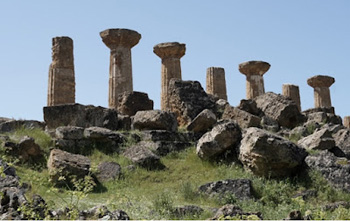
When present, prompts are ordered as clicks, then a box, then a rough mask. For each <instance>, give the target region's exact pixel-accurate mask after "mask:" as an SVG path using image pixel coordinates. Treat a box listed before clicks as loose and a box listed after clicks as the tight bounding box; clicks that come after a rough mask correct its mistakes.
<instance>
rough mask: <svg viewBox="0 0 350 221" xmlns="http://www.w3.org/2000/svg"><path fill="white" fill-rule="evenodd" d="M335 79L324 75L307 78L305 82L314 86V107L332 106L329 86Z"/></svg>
mask: <svg viewBox="0 0 350 221" xmlns="http://www.w3.org/2000/svg"><path fill="white" fill-rule="evenodd" d="M334 82H335V79H334V78H333V77H330V76H326V75H316V76H313V77H311V78H309V79H307V84H308V85H310V86H311V87H313V88H314V101H315V108H318V107H332V102H331V94H330V91H329V87H330V86H331V85H332V84H333V83H334Z"/></svg>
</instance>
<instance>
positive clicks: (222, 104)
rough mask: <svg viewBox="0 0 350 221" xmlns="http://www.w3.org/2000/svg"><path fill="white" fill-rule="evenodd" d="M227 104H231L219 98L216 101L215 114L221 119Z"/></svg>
mask: <svg viewBox="0 0 350 221" xmlns="http://www.w3.org/2000/svg"><path fill="white" fill-rule="evenodd" d="M227 105H230V104H229V103H228V102H227V100H224V99H219V100H217V101H216V102H215V115H216V118H217V119H221V116H222V114H223V113H224V110H225V108H226V106H227Z"/></svg>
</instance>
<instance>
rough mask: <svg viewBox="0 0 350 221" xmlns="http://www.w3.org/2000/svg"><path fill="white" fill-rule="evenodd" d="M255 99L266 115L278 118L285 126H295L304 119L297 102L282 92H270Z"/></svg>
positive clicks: (280, 123)
mask: <svg viewBox="0 0 350 221" xmlns="http://www.w3.org/2000/svg"><path fill="white" fill-rule="evenodd" d="M254 100H255V102H256V105H257V107H258V108H260V109H261V110H262V111H263V112H264V114H265V115H266V116H268V117H270V118H272V119H274V120H276V121H277V122H278V123H279V125H281V126H283V127H287V128H294V127H295V126H297V125H298V124H300V123H302V122H303V121H304V117H303V115H301V113H300V111H299V109H298V106H297V105H296V104H295V102H293V101H292V100H291V99H289V98H286V97H284V96H282V95H280V94H275V93H272V92H268V93H265V94H263V95H260V96H258V97H256V98H255V99H254Z"/></svg>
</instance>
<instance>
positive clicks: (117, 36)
mask: <svg viewBox="0 0 350 221" xmlns="http://www.w3.org/2000/svg"><path fill="white" fill-rule="evenodd" d="M100 36H101V38H102V41H103V43H105V45H106V46H107V47H108V48H110V49H111V50H112V49H116V48H117V47H118V46H124V47H128V48H132V47H134V46H135V45H137V43H139V41H140V39H141V34H139V33H138V32H137V31H133V30H130V29H123V28H116V29H106V30H104V31H101V32H100Z"/></svg>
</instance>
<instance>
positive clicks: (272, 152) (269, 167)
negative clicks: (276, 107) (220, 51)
mask: <svg viewBox="0 0 350 221" xmlns="http://www.w3.org/2000/svg"><path fill="white" fill-rule="evenodd" d="M306 156H307V153H306V151H305V150H304V149H302V148H300V147H298V146H297V145H295V144H294V143H293V142H291V141H289V140H287V139H285V138H283V137H280V136H277V135H274V134H272V133H269V132H267V131H265V130H262V129H259V128H254V127H251V128H248V129H247V130H246V131H245V133H244V135H243V139H242V141H241V145H240V153H239V159H240V161H241V162H242V164H243V165H244V167H245V168H246V169H247V170H249V171H251V172H253V173H254V174H256V175H258V176H265V177H285V176H289V175H292V174H293V173H295V172H297V169H298V168H299V166H301V165H302V163H303V161H304V159H305V157H306Z"/></svg>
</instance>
